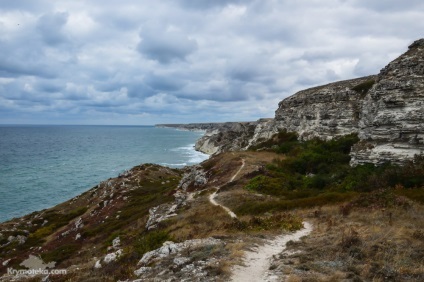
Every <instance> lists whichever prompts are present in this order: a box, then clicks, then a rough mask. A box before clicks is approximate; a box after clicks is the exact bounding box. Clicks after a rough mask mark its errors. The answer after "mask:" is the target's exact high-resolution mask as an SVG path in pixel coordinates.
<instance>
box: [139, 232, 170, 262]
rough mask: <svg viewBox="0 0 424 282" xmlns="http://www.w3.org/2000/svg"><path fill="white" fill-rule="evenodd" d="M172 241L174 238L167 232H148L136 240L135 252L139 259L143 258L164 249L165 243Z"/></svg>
mask: <svg viewBox="0 0 424 282" xmlns="http://www.w3.org/2000/svg"><path fill="white" fill-rule="evenodd" d="M172 240H173V239H172V237H171V236H170V235H169V233H168V232H167V231H165V230H154V231H151V232H147V233H145V234H141V235H140V236H139V237H138V238H137V239H135V243H134V245H133V246H134V251H135V252H136V253H137V255H138V256H139V257H142V256H143V255H144V254H145V253H147V252H150V251H152V250H155V249H157V248H160V247H162V244H163V243H164V242H166V241H172Z"/></svg>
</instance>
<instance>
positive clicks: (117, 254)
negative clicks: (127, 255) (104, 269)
mask: <svg viewBox="0 0 424 282" xmlns="http://www.w3.org/2000/svg"><path fill="white" fill-rule="evenodd" d="M121 255H122V250H117V251H116V252H113V253H110V254H107V255H106V256H105V257H104V259H103V262H104V263H111V262H113V261H116V259H117V258H119V257H120V256H121Z"/></svg>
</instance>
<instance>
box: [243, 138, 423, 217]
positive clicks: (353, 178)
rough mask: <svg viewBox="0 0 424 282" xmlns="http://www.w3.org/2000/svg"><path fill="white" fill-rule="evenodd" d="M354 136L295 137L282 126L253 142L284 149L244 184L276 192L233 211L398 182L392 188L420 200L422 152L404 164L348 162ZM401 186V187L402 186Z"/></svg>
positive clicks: (336, 197)
mask: <svg viewBox="0 0 424 282" xmlns="http://www.w3.org/2000/svg"><path fill="white" fill-rule="evenodd" d="M356 142H358V138H357V136H356V135H348V136H344V137H339V138H335V139H333V140H331V141H322V140H319V139H314V140H310V141H305V142H301V141H298V139H297V135H296V134H295V133H290V132H285V131H282V132H280V133H279V134H278V135H276V136H275V137H274V138H273V139H272V140H270V141H268V142H265V143H262V144H260V145H259V146H256V147H255V148H253V149H254V150H255V149H261V150H264V149H267V150H272V151H275V152H277V153H279V154H284V155H285V158H283V159H278V160H274V161H273V162H272V163H270V164H268V165H266V166H264V167H263V168H262V170H261V171H260V172H258V173H257V175H256V176H254V177H252V178H251V179H250V181H249V182H248V183H247V185H246V186H245V188H246V189H247V190H249V191H253V192H257V193H261V194H267V195H270V196H274V200H273V201H268V202H246V203H244V204H242V205H240V206H239V207H238V208H237V210H236V213H237V212H238V213H239V214H255V213H264V212H268V211H276V210H287V209H293V208H302V207H313V206H321V205H325V204H331V203H337V202H343V201H347V200H350V199H352V198H353V197H354V196H357V195H358V194H359V193H362V192H371V191H374V190H378V189H390V188H394V187H397V188H398V189H396V192H395V193H396V194H399V195H404V196H406V197H410V198H413V199H414V200H417V201H421V202H422V199H423V196H424V192H423V191H424V190H423V189H422V187H424V157H423V156H417V157H416V158H415V160H414V161H411V162H409V163H407V164H406V165H405V166H402V167H401V166H396V165H391V164H385V165H383V166H380V167H375V166H374V165H371V164H370V165H361V166H357V167H351V166H350V165H349V160H350V156H349V152H350V148H351V147H352V145H353V144H355V143H356ZM403 188H405V189H403Z"/></svg>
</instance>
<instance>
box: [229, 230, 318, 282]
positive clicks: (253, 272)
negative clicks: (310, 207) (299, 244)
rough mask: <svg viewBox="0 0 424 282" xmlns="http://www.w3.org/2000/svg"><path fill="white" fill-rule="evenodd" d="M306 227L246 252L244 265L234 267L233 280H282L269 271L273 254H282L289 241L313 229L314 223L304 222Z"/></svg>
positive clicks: (254, 281)
mask: <svg viewBox="0 0 424 282" xmlns="http://www.w3.org/2000/svg"><path fill="white" fill-rule="evenodd" d="M303 225H304V228H303V229H301V230H299V231H296V232H294V233H292V234H285V235H280V236H277V237H275V238H274V239H273V240H269V241H267V242H266V243H265V244H264V245H263V246H260V247H258V248H256V249H255V250H252V251H248V252H246V255H245V258H244V265H243V266H235V267H234V268H233V275H232V277H231V280H230V281H232V282H260V281H281V277H277V276H273V275H271V273H269V271H268V270H269V267H270V264H271V259H272V257H273V256H275V255H278V254H280V253H281V252H283V251H284V250H285V248H286V244H287V242H289V241H297V240H299V239H300V238H301V237H303V236H306V235H308V234H309V233H310V232H311V231H312V225H311V224H309V223H307V222H304V223H303Z"/></svg>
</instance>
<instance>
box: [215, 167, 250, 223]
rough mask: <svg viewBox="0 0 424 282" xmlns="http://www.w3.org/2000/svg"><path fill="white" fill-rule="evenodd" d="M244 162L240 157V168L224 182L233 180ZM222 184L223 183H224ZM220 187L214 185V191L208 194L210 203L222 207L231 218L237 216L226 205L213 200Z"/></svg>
mask: <svg viewBox="0 0 424 282" xmlns="http://www.w3.org/2000/svg"><path fill="white" fill-rule="evenodd" d="M245 164H246V162H245V160H244V159H242V164H241V166H240V168H239V169H238V170H237V172H236V173H235V174H234V175H233V176H232V177H231V179H230V180H229V181H228V182H226V183H225V184H228V183H230V182H233V181H234V179H236V177H237V176H238V175H239V173H240V172H241V171H242V169H243V168H244V165H245ZM225 184H224V185H225ZM220 188H221V186H220V187H215V189H216V190H215V192H213V193H212V194H210V196H209V202H210V203H211V204H212V205H214V206H219V207H221V208H222V209H224V210H225V211H226V212H227V213H228V215H229V216H231V217H232V218H237V215H236V214H235V213H234V212H233V211H232V210H230V209H229V208H228V207H226V206H223V205H221V204H219V203H218V202H217V201H216V200H215V197H216V194H217V193H218V192H219V190H220Z"/></svg>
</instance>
